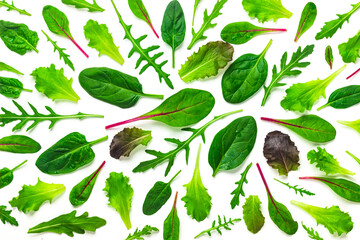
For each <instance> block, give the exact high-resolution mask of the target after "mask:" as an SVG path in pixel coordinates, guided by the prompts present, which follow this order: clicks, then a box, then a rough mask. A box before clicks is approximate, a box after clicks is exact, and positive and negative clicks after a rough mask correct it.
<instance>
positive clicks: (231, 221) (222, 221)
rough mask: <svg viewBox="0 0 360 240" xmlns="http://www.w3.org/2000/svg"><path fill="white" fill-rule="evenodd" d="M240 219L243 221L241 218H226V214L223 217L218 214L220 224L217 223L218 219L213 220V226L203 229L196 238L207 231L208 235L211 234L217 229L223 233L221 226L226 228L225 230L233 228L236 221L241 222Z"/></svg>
mask: <svg viewBox="0 0 360 240" xmlns="http://www.w3.org/2000/svg"><path fill="white" fill-rule="evenodd" d="M240 221H241V218H235V219H231V218H229V219H226V217H225V216H224V217H223V219H221V217H220V215H218V225H216V220H214V221H213V222H212V225H211V228H209V229H206V230H204V231H202V232H201V233H199V234H198V235H196V236H195V237H194V238H198V237H200V236H201V235H203V234H205V233H206V234H207V235H209V236H211V232H213V231H216V232H218V233H219V234H220V235H222V232H221V228H224V229H225V230H231V228H230V226H231V225H234V223H236V222H240Z"/></svg>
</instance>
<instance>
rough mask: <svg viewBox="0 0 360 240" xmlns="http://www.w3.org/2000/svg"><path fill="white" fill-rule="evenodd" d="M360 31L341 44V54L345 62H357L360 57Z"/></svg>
mask: <svg viewBox="0 0 360 240" xmlns="http://www.w3.org/2000/svg"><path fill="white" fill-rule="evenodd" d="M359 42H360V32H358V33H357V34H356V35H355V36H354V37H352V38H349V40H348V41H347V42H344V43H342V44H340V45H339V54H340V55H341V57H342V60H343V62H345V63H351V62H352V63H355V62H356V59H358V58H359V57H360V54H359V51H360V43H359Z"/></svg>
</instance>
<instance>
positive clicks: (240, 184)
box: [230, 163, 252, 209]
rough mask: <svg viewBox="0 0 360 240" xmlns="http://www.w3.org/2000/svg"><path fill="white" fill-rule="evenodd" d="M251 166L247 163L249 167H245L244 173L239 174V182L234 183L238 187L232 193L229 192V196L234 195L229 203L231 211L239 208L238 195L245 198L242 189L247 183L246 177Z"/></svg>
mask: <svg viewBox="0 0 360 240" xmlns="http://www.w3.org/2000/svg"><path fill="white" fill-rule="evenodd" d="M251 166H252V163H249V165H247V167H246V168H245V170H244V172H243V173H241V178H240V180H239V181H237V182H235V184H237V185H238V186H237V187H236V189H235V190H234V191H232V192H231V195H234V197H233V198H232V199H231V202H230V205H231V209H234V208H235V207H236V206H239V204H240V195H241V196H243V197H245V192H244V189H243V187H244V184H245V183H248V180H247V179H246V176H247V174H248V172H249V170H250V168H251Z"/></svg>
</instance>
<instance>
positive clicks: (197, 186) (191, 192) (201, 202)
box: [181, 145, 212, 222]
mask: <svg viewBox="0 0 360 240" xmlns="http://www.w3.org/2000/svg"><path fill="white" fill-rule="evenodd" d="M200 152H201V145H199V149H198V154H197V158H196V163H195V169H194V175H193V177H192V179H191V181H190V182H189V183H188V184H185V185H184V187H186V195H185V196H184V197H183V198H181V200H183V201H184V202H185V207H186V210H187V214H188V215H189V216H191V217H192V218H193V219H195V220H196V221H198V222H201V221H203V220H204V219H205V218H206V217H207V216H208V215H209V213H210V209H211V205H212V203H211V196H210V195H209V193H208V192H207V188H205V187H204V185H203V183H202V180H201V176H200V168H199V162H200Z"/></svg>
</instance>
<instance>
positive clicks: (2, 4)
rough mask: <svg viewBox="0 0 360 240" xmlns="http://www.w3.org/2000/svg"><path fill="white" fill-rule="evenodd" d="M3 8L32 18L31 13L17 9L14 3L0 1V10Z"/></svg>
mask: <svg viewBox="0 0 360 240" xmlns="http://www.w3.org/2000/svg"><path fill="white" fill-rule="evenodd" d="M1 7H6V8H7V11H17V12H18V13H20V14H22V15H27V16H31V14H30V13H28V12H27V11H26V10H25V9H20V8H17V7H15V5H14V2H12V3H11V4H10V3H7V2H6V1H5V0H3V1H0V8H1Z"/></svg>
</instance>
